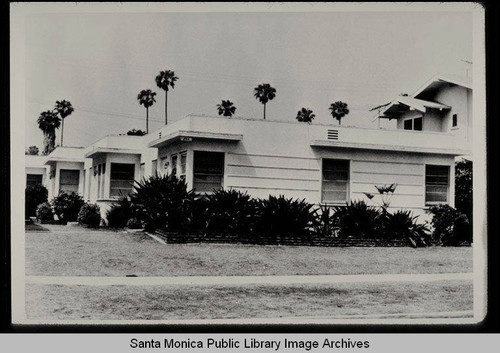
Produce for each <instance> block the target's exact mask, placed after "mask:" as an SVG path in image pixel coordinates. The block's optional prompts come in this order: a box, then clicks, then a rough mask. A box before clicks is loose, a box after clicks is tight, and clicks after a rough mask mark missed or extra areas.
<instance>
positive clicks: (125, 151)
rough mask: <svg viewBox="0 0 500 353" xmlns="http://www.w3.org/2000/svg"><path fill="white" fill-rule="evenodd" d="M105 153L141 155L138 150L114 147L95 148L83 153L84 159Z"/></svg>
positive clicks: (140, 151)
mask: <svg viewBox="0 0 500 353" xmlns="http://www.w3.org/2000/svg"><path fill="white" fill-rule="evenodd" d="M105 153H120V154H142V150H139V149H130V148H129V149H127V148H114V147H96V148H94V149H93V150H91V151H89V152H87V153H85V158H92V157H94V156H96V155H98V154H105Z"/></svg>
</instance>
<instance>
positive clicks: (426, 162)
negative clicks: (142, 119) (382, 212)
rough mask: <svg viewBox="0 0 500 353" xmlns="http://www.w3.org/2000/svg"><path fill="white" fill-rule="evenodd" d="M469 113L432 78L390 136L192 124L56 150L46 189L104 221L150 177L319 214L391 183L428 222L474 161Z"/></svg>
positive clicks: (397, 201) (407, 99) (397, 200)
mask: <svg viewBox="0 0 500 353" xmlns="http://www.w3.org/2000/svg"><path fill="white" fill-rule="evenodd" d="M471 111H472V88H471V85H470V83H468V82H462V81H459V80H455V79H450V78H445V77H443V76H436V77H435V78H433V79H432V80H430V81H429V82H427V83H426V84H425V85H424V86H423V87H421V88H419V89H418V90H417V91H416V92H415V93H414V94H412V95H410V96H404V97H403V96H401V97H397V98H395V99H394V100H393V101H392V102H391V103H390V104H389V105H387V106H386V107H385V109H384V110H383V111H381V113H380V118H387V119H396V120H397V129H392V130H388V129H367V128H356V127H343V126H335V125H333V124H331V125H323V124H315V123H311V124H309V123H301V122H297V121H295V118H294V117H290V121H289V122H283V121H273V120H262V119H243V118H226V117H211V116H204V115H188V116H187V117H185V118H183V119H181V120H179V121H176V122H174V123H172V124H169V125H168V126H165V127H163V128H162V129H160V130H158V131H155V132H152V133H150V134H148V135H146V136H124V135H123V136H108V137H105V138H103V139H101V140H99V141H97V142H96V143H94V144H92V145H90V146H88V147H86V148H66V147H64V148H57V149H56V150H54V151H53V152H52V153H51V154H50V155H49V156H47V157H45V162H44V165H45V167H46V173H47V174H48V177H47V176H46V177H45V179H44V180H45V181H44V184H46V185H47V186H48V188H49V195H57V194H58V193H59V192H60V191H64V190H71V191H78V192H79V193H80V194H81V195H82V196H83V197H84V198H85V200H87V201H89V202H93V203H94V202H95V203H97V204H99V206H100V207H101V211H102V213H103V215H104V214H105V211H106V210H107V209H108V207H109V205H110V204H111V203H112V202H113V201H115V200H116V199H118V198H119V197H121V196H122V195H126V194H128V193H130V192H132V182H133V180H138V179H140V178H142V177H147V176H149V175H152V174H153V173H154V172H157V173H170V174H175V175H176V176H177V177H179V178H182V179H184V180H185V181H186V183H187V185H188V189H194V190H195V191H196V192H210V191H212V190H213V189H217V188H225V189H236V190H241V191H246V192H248V193H249V194H250V195H252V196H255V197H267V196H268V195H270V194H272V195H280V194H283V195H285V196H286V197H293V198H301V199H302V198H305V199H306V200H307V201H308V202H311V203H314V204H317V205H320V204H325V205H345V203H346V202H349V201H351V200H364V201H366V202H368V203H373V202H374V201H375V200H368V199H367V197H366V196H365V194H364V193H365V192H368V193H373V192H374V191H376V190H375V188H374V185H380V184H392V183H396V184H397V188H396V191H395V193H394V196H393V198H392V203H391V208H393V209H408V210H411V211H413V212H414V214H416V215H424V214H425V208H426V207H428V206H429V205H432V204H436V203H448V204H450V205H451V206H453V205H454V177H453V176H454V163H455V158H456V157H458V156H463V155H470V153H471V136H472V115H471ZM28 164H29V161H27V169H26V170H27V173H28V171H29V170H31V169H29V168H31V167H29V166H28ZM422 218H425V217H422Z"/></svg>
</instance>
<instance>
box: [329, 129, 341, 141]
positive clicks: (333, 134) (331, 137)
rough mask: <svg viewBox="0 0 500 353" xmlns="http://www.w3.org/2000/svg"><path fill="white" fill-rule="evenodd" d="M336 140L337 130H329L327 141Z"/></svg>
mask: <svg viewBox="0 0 500 353" xmlns="http://www.w3.org/2000/svg"><path fill="white" fill-rule="evenodd" d="M338 139H339V130H335V129H329V130H328V140H338Z"/></svg>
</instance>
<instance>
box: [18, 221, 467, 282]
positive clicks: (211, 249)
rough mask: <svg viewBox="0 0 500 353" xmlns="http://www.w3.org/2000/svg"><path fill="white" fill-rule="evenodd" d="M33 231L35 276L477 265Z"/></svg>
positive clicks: (364, 251) (462, 255)
mask: <svg viewBox="0 0 500 353" xmlns="http://www.w3.org/2000/svg"><path fill="white" fill-rule="evenodd" d="M49 228H50V229H51V230H53V231H52V232H43V233H41V232H40V233H26V275H29V276H126V275H136V276H204V275H207V276H235V275H243V276H244V275H263V276H272V275H313V274H318V275H324V274H381V273H386V274H393V273H394V274H397V273H409V274H411V273H449V272H472V248H470V247H459V248H455V247H430V248H418V249H413V248H409V247H404V248H356V247H351V248H323V247H307V246H302V247H293V246H258V245H255V246H247V245H222V244H221V245H216V244H168V245H164V244H161V243H159V242H157V241H155V240H153V239H151V238H150V237H149V236H148V235H146V234H129V233H126V232H113V231H103V230H99V231H95V230H88V229H82V228H79V227H76V228H71V227H65V226H50V227H49Z"/></svg>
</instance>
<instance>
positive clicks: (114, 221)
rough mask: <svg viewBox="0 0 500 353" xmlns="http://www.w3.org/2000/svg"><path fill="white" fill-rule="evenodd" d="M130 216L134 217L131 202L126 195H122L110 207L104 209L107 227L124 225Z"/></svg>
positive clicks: (121, 226)
mask: <svg viewBox="0 0 500 353" xmlns="http://www.w3.org/2000/svg"><path fill="white" fill-rule="evenodd" d="M132 217H134V209H133V206H132V203H131V202H130V200H129V199H128V198H127V197H122V198H121V199H119V200H118V201H116V202H115V203H113V204H112V205H111V207H110V209H109V210H107V211H106V219H107V221H108V227H112V228H123V227H125V226H126V225H127V222H128V220H130V219H131V218H132Z"/></svg>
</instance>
